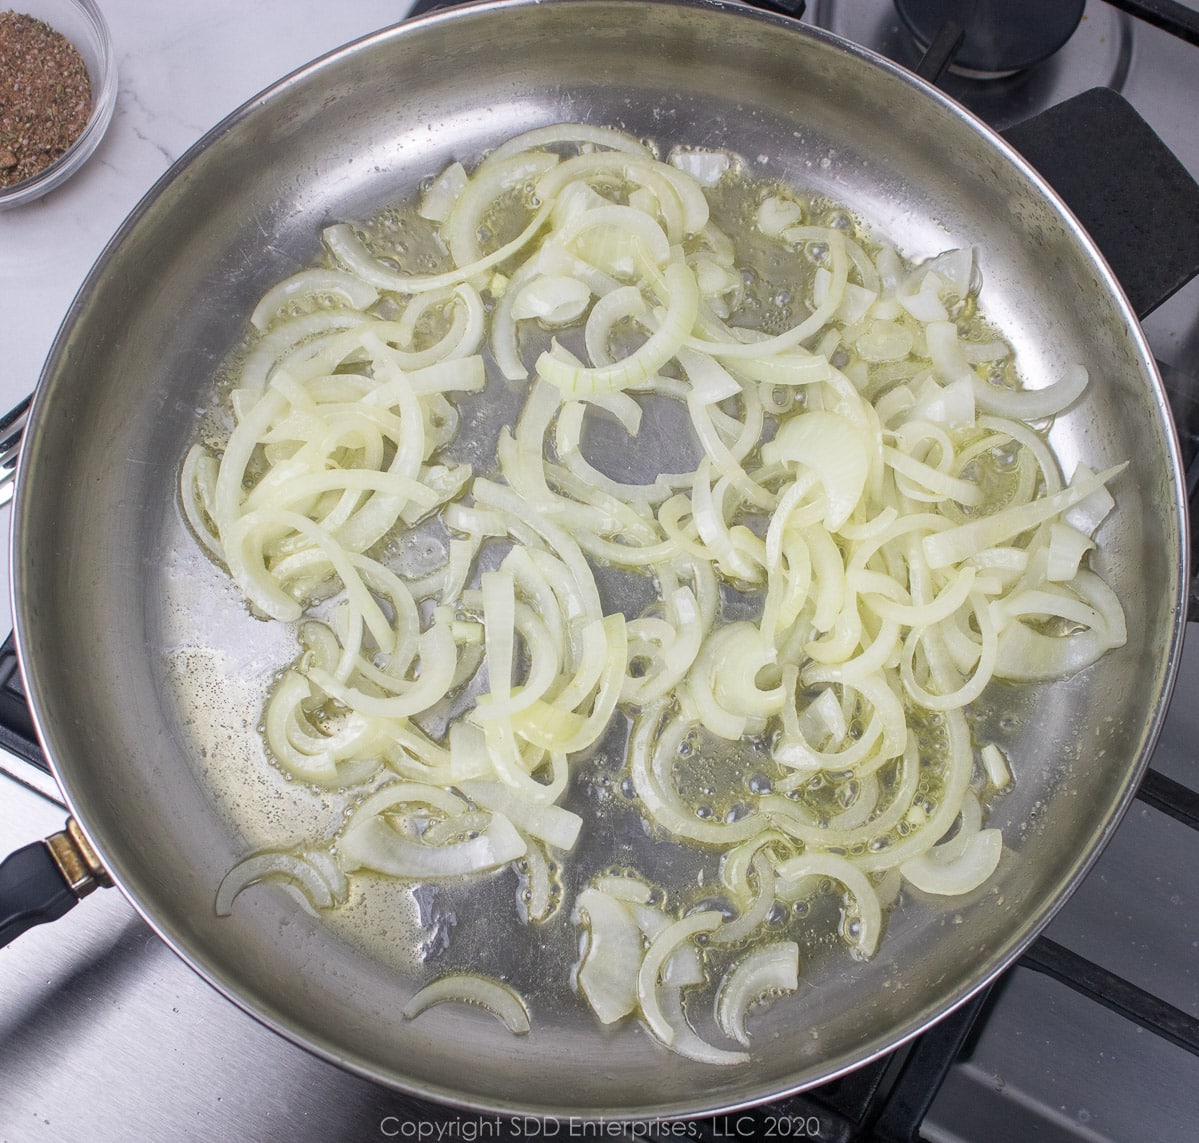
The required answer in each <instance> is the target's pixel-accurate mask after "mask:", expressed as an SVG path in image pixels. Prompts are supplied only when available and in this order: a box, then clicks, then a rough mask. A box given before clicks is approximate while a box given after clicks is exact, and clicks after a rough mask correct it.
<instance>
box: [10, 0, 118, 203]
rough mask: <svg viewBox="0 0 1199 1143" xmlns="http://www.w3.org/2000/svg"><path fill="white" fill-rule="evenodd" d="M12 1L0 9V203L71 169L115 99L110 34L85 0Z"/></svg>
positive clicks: (44, 186) (49, 184)
mask: <svg viewBox="0 0 1199 1143" xmlns="http://www.w3.org/2000/svg"><path fill="white" fill-rule="evenodd" d="M18 2H19V3H20V9H19V10H18V9H16V8H13V9H8V10H3V9H0V210H4V209H7V208H8V207H12V206H18V205H20V204H21V203H25V202H30V201H32V200H33V199H35V198H39V197H40V196H42V195H43V194H45V193H46V192H47V191H49V190H51V189H52V188H54V187H56V186H58V185H59V184H60V183H62V182H63V181H64V180H65V179H67V178H68V177H69V176H70V175H72V174H73V173H74V172H75V171H76V170H78V168H79V167H80V166H82V164H83V163H84V162H85V160H86V159H87V158H88V157H89V156H90V155H91V154H92V152H93V151H95V149H96V147H97V145H98V144H99V142H100V140H101V138H102V137H103V135H104V132H105V130H106V129H107V127H108V124H109V122H110V121H111V119H112V113H113V108H114V106H115V104H116V86H117V85H116V65H115V60H114V58H113V51H112V42H111V40H110V37H109V33H108V27H107V25H106V23H105V21H104V17H103V16H102V15H101V13H100V10H99V9H98V8H97V7H96V6H95V4H94V3H93V2H92V0H18Z"/></svg>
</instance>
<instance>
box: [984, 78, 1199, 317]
mask: <svg viewBox="0 0 1199 1143" xmlns="http://www.w3.org/2000/svg"><path fill="white" fill-rule="evenodd" d="M1003 136H1004V138H1005V139H1007V141H1008V142H1009V143H1011V144H1012V146H1013V147H1015V148H1016V150H1018V151H1019V152H1020V153H1021V154H1022V155H1023V156H1024V157H1025V158H1026V159H1027V160H1028V161H1029V162H1030V163H1031V164H1032V165H1033V166H1034V167H1036V169H1037V170H1038V171H1039V172H1040V173H1041V175H1043V176H1044V178H1045V179H1046V180H1047V181H1048V182H1049V183H1050V185H1051V186H1052V187H1053V189H1054V190H1056V191H1057V193H1058V194H1060V195H1061V196H1062V198H1063V199H1065V200H1066V205H1067V206H1069V207H1070V209H1071V210H1072V211H1073V212H1074V214H1075V216H1076V217H1077V218H1078V220H1079V222H1081V223H1082V224H1083V226H1084V227H1086V229H1087V231H1088V232H1089V233H1090V235H1091V237H1092V238H1093V239H1094V240H1095V243H1096V245H1098V247H1099V249H1100V250H1101V251H1102V253H1103V256H1104V257H1105V258H1106V259H1107V261H1108V264H1109V265H1110V266H1111V268H1112V271H1113V272H1114V273H1115V275H1116V278H1117V279H1118V280H1119V282H1120V285H1121V286H1123V287H1124V292H1125V293H1126V294H1127V295H1128V300H1129V301H1130V302H1131V303H1132V307H1133V309H1134V310H1136V313H1137V316H1138V317H1141V318H1144V317H1146V316H1147V315H1148V314H1150V313H1152V312H1153V311H1154V310H1155V309H1157V307H1158V306H1160V305H1161V304H1162V302H1164V301H1165V300H1166V299H1167V298H1169V297H1170V295H1171V294H1173V293H1174V292H1175V291H1177V290H1179V289H1181V288H1182V287H1183V286H1185V285H1186V284H1187V282H1189V281H1190V280H1191V279H1192V278H1193V277H1195V275H1196V274H1199V185H1197V184H1196V183H1195V180H1194V179H1193V178H1192V177H1191V175H1190V173H1189V172H1188V171H1187V169H1186V168H1185V167H1184V166H1183V165H1182V163H1181V162H1180V161H1179V160H1178V158H1177V156H1175V155H1174V154H1173V152H1172V151H1171V150H1170V149H1169V147H1167V146H1166V144H1165V143H1163V142H1162V141H1161V139H1160V138H1159V137H1158V136H1157V133H1156V132H1155V131H1154V130H1153V128H1152V127H1150V126H1149V124H1148V123H1146V122H1145V120H1144V119H1142V118H1141V116H1140V115H1139V114H1138V113H1137V112H1136V111H1135V110H1134V109H1133V107H1132V105H1131V104H1130V103H1129V102H1128V101H1127V100H1126V99H1125V98H1124V97H1123V96H1122V95H1120V94H1119V93H1118V92H1115V91H1112V90H1111V89H1110V88H1107V87H1095V88H1092V89H1091V90H1090V91H1084V92H1083V93H1082V94H1081V95H1076V96H1074V98H1072V99H1067V100H1066V101H1065V102H1063V103H1058V104H1056V105H1055V106H1053V107H1050V108H1049V109H1048V110H1047V111H1042V112H1041V113H1040V114H1039V115H1034V116H1033V117H1032V118H1031V119H1026V120H1025V121H1024V122H1023V123H1017V124H1016V125H1015V126H1013V127H1009V128H1008V129H1007V130H1006V131H1004V132H1003Z"/></svg>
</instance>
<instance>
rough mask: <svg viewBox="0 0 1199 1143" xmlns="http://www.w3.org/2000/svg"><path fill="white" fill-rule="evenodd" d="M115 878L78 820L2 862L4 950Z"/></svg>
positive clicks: (1, 938) (0, 931)
mask: <svg viewBox="0 0 1199 1143" xmlns="http://www.w3.org/2000/svg"><path fill="white" fill-rule="evenodd" d="M111 884H112V882H111V880H110V878H109V876H108V874H107V873H106V872H105V871H104V867H103V866H102V865H101V864H100V861H99V858H98V857H97V856H96V854H95V852H94V851H93V849H92V847H91V845H90V844H89V843H88V841H87V839H86V838H85V837H84V836H83V834H82V832H81V831H80V829H79V827H78V826H77V825H76V824H75V822H74V821H68V822H67V825H66V828H65V829H64V830H62V832H61V833H56V834H54V836H53V837H48V838H46V840H45V841H35V842H34V843H33V844H32V845H27V846H25V847H24V848H22V849H18V850H17V851H16V852H15V853H11V854H9V855H8V857H6V858H5V859H4V860H3V861H2V862H0V948H2V947H3V946H4V945H6V944H8V943H9V941H12V940H15V939H16V938H17V937H19V936H20V935H21V934H22V933H23V932H25V931H26V930H27V929H31V928H33V926H34V925H42V924H45V923H46V922H48V921H57V920H58V918H59V917H61V916H62V915H63V914H64V913H66V912H67V911H68V910H70V909H71V908H73V907H74V905H75V903H76V902H77V901H78V900H79V899H80V898H81V897H86V896H87V895H88V894H89V893H90V892H92V890H93V889H98V888H100V887H101V886H105V885H111Z"/></svg>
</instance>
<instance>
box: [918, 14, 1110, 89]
mask: <svg viewBox="0 0 1199 1143" xmlns="http://www.w3.org/2000/svg"><path fill="white" fill-rule="evenodd" d="M1085 6H1086V0H1053V3H1046V0H895V7H896V9H897V10H898V11H899V14H900V16H901V17H902V18H903V22H904V23H905V24H907V26H908V30H909V31H910V32H911V33H912V35H913V36H915V37H916V39H917V40H918V41H919V42H920V43H921V44H923V45H925V46H926V47H927V46H928V45H929V44H931V43H932V41H933V38H934V37H935V36H936V34H937V33H938V32H939V31H940V30H941V27H942V25H944V23H945V22H946V21H947V20H953V21H955V22H956V23H957V24H958V25H959V26H960V27H961V28H962V29H963V30H964V31H965V33H966V38H965V40H964V42H963V43H962V48H961V51H959V52H958V54H957V56H956V57H955V58H954V61H953V69H954V70H955V71H966V72H975V73H978V74H982V75H996V76H999V75H1007V74H1009V73H1011V72H1014V71H1023V70H1024V69H1025V68H1029V67H1032V66H1033V64H1038V63H1040V62H1041V61H1042V60H1046V59H1048V58H1049V57H1050V56H1051V55H1053V53H1054V52H1056V51H1057V50H1058V48H1060V47H1061V46H1062V45H1063V44H1064V43H1065V42H1066V41H1067V40H1068V39H1069V38H1070V37H1071V36H1072V35H1073V34H1074V29H1075V28H1077V27H1078V24H1079V21H1080V20H1082V11H1083V8H1084V7H1085Z"/></svg>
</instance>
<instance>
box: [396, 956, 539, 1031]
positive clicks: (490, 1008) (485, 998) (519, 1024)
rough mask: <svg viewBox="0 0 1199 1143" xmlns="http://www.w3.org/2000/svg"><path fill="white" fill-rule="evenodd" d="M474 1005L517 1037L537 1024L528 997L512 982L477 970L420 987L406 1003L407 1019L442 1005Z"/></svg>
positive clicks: (405, 1014)
mask: <svg viewBox="0 0 1199 1143" xmlns="http://www.w3.org/2000/svg"><path fill="white" fill-rule="evenodd" d="M449 1003H455V1004H470V1005H474V1006H475V1007H478V1008H483V1009H485V1010H486V1011H487V1012H490V1013H491V1014H492V1016H494V1017H495V1018H496V1019H497V1020H498V1021H499V1022H500V1023H501V1024H503V1025H504V1027H506V1028H507V1029H508V1031H509V1032H511V1033H512V1035H514V1036H524V1035H526V1034H527V1033H528V1031H529V1029H530V1028H531V1027H532V1026H533V1025H532V1021H531V1020H530V1019H529V1008H528V1005H527V1004H526V1003H525V1001H524V998H523V997H522V996H521V995H520V993H518V992H517V991H516V989H514V988H513V987H512V986H511V985H509V984H504V983H503V982H502V981H499V980H493V979H492V978H491V977H487V976H481V975H479V974H478V973H474V972H464V973H453V974H451V975H449V976H442V977H438V979H437V980H434V981H431V982H430V983H429V984H426V985H425V986H424V987H423V988H420V989H418V990H417V991H416V992H415V993H414V994H413V996H412V998H411V999H410V1000H409V1001H408V1003H407V1004H405V1005H404V1010H403V1015H404V1019H405V1020H415V1019H416V1018H417V1017H418V1016H419V1015H421V1013H422V1012H427V1011H428V1010H429V1009H430V1008H432V1007H434V1006H435V1005H438V1004H449Z"/></svg>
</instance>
